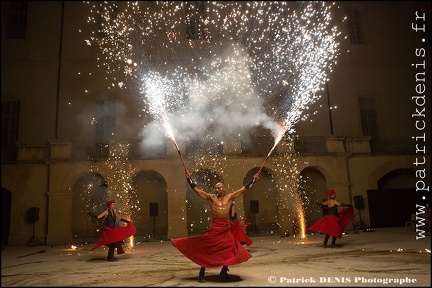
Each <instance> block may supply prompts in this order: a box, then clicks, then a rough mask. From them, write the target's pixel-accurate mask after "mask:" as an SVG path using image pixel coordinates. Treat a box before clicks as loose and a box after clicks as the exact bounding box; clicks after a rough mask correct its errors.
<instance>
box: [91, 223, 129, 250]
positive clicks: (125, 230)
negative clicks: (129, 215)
mask: <svg viewBox="0 0 432 288" xmlns="http://www.w3.org/2000/svg"><path fill="white" fill-rule="evenodd" d="M135 232H136V227H135V225H134V224H133V223H132V222H129V223H128V224H127V226H124V227H114V228H111V227H109V226H105V228H104V231H103V232H102V235H101V236H100V237H99V241H98V242H97V243H96V244H95V245H94V246H93V248H92V249H91V250H94V249H96V248H98V247H100V246H102V245H109V244H112V243H115V244H116V248H117V254H123V253H125V252H124V250H123V247H122V246H121V243H120V241H123V240H124V239H127V238H129V237H131V236H132V235H134V234H135ZM91 250H90V251H91Z"/></svg>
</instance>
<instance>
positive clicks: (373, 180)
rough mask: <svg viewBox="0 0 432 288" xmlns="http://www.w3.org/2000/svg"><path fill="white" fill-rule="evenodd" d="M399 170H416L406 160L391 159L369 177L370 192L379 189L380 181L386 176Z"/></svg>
mask: <svg viewBox="0 0 432 288" xmlns="http://www.w3.org/2000/svg"><path fill="white" fill-rule="evenodd" d="M398 169H415V166H414V165H413V164H412V163H410V162H409V161H406V159H405V158H404V159H391V160H389V161H387V162H385V163H383V164H381V165H379V166H378V167H376V168H375V170H373V171H371V173H370V174H369V177H368V190H369V189H378V181H379V180H380V179H381V178H382V177H384V176H385V175H386V174H388V173H390V172H392V171H394V170H398Z"/></svg>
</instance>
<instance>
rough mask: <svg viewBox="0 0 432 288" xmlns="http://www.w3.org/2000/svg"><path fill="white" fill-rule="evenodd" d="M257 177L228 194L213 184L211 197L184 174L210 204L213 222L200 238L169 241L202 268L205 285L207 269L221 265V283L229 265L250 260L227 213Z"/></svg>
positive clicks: (221, 185) (221, 187) (219, 185)
mask: <svg viewBox="0 0 432 288" xmlns="http://www.w3.org/2000/svg"><path fill="white" fill-rule="evenodd" d="M258 177H259V173H257V174H255V175H254V178H253V179H252V180H251V181H250V182H249V183H247V184H246V185H244V186H242V187H241V188H240V189H238V190H236V191H234V192H233V193H230V194H228V195H225V185H224V184H223V183H222V182H218V183H216V185H215V194H216V195H213V194H210V193H207V192H204V191H203V190H201V189H199V188H198V187H197V184H196V183H195V182H194V181H192V180H191V178H190V174H189V172H188V171H186V179H187V181H188V183H189V185H190V187H191V188H192V190H193V191H194V192H195V193H196V194H197V195H198V196H199V197H200V198H202V199H204V200H207V202H208V203H209V205H210V209H211V213H212V223H211V224H210V227H209V229H208V230H207V232H206V233H204V234H203V235H198V236H191V237H185V238H176V239H171V242H172V244H173V245H174V246H175V247H176V248H177V249H178V250H179V251H180V252H181V253H183V255H185V256H186V257H188V258H189V259H190V260H192V261H193V262H195V263H196V264H198V265H200V266H201V269H200V272H199V278H198V281H199V282H200V283H204V282H205V277H204V274H205V269H206V268H213V267H220V266H223V267H222V270H221V272H220V274H219V276H220V278H221V279H222V280H223V281H227V280H229V277H228V273H227V272H228V265H234V264H239V263H241V262H244V261H247V260H248V259H249V258H250V257H252V255H251V254H250V253H249V252H248V251H247V250H246V249H245V248H243V246H241V244H240V243H239V242H238V241H236V240H235V239H234V237H233V235H232V234H231V231H230V225H231V221H230V218H229V210H230V207H231V204H232V203H233V201H234V200H235V199H237V198H238V197H240V195H242V194H243V193H244V192H245V191H246V190H247V189H249V188H251V187H252V185H253V184H254V183H255V181H256V180H257V179H258ZM215 244H217V245H215Z"/></svg>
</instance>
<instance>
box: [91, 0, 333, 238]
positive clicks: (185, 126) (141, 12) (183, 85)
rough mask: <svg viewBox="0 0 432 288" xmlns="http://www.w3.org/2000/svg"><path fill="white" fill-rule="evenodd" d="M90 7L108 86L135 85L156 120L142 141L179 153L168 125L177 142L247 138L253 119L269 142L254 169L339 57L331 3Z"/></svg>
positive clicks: (289, 129)
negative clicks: (171, 147)
mask: <svg viewBox="0 0 432 288" xmlns="http://www.w3.org/2000/svg"><path fill="white" fill-rule="evenodd" d="M88 3H89V4H91V5H93V6H92V9H91V16H90V17H89V19H88V21H89V22H90V23H93V24H97V26H98V31H97V33H95V34H94V35H93V37H92V38H91V39H90V40H87V43H88V44H89V45H92V44H93V43H96V44H97V45H98V46H99V48H100V60H101V62H102V63H103V65H105V67H106V69H107V71H108V73H109V74H112V75H116V77H114V78H113V79H115V80H114V81H117V83H113V85H116V86H119V87H122V88H127V87H128V85H126V83H127V80H132V81H138V82H140V83H141V85H140V86H141V91H140V92H141V95H142V98H143V101H144V104H145V106H146V107H148V112H149V113H150V114H151V115H153V116H154V118H155V120H156V121H157V122H158V123H149V124H148V125H146V126H145V127H144V128H143V130H142V135H143V145H144V144H145V145H149V146H152V145H159V144H161V143H163V142H164V139H163V136H165V137H166V136H167V137H168V138H170V139H171V140H172V141H173V142H174V144H175V146H176V148H177V150H178V151H179V149H178V145H177V142H176V139H175V137H174V131H176V136H177V137H178V138H179V139H178V140H179V141H180V140H181V141H185V142H186V141H190V139H206V141H207V142H206V141H204V142H206V143H208V142H211V143H221V142H222V140H223V139H241V140H245V138H247V135H249V133H250V130H251V129H252V128H253V127H256V126H259V125H261V126H263V127H264V128H266V129H269V130H270V132H271V135H272V136H273V137H274V145H273V147H272V149H271V150H270V151H269V153H268V155H267V157H266V158H265V160H264V163H263V164H262V166H261V168H260V171H261V169H262V168H263V167H264V164H265V163H266V161H267V159H268V158H269V157H270V155H271V154H272V152H273V151H274V149H275V148H276V146H277V145H278V143H279V142H280V141H281V139H282V138H283V137H284V135H287V134H290V135H291V134H294V132H295V124H296V123H298V122H299V121H304V120H305V119H306V118H307V115H305V111H306V110H308V109H309V106H310V105H311V104H313V103H314V102H315V101H317V100H318V99H319V97H320V96H319V95H318V94H317V92H319V91H320V90H321V89H322V88H321V87H322V86H323V85H324V84H325V82H326V81H328V74H329V73H330V72H331V70H332V67H333V65H334V64H335V63H336V58H337V56H338V54H339V43H338V41H337V39H338V37H339V36H340V34H341V33H340V32H339V31H338V28H337V26H332V25H333V24H332V16H331V9H332V7H334V4H333V3H331V4H330V3H329V2H326V1H323V2H292V1H287V2H285V1H252V2H243V1H242V2H228V1H226V2H225V1H220V2H217V1H216V2H202V1H199V2H197V1H155V2H145V5H144V4H142V3H144V2H138V1H136V2H129V1H115V2H97V3H98V4H94V3H96V2H88ZM116 72H117V73H116ZM121 74H123V75H124V79H120V78H119V77H118V75H121ZM159 125H162V126H163V127H164V128H165V129H164V130H165V135H162V134H161V133H160V130H161V129H160V127H159ZM196 150H199V149H198V148H197V149H196ZM201 150H202V151H206V150H205V149H201ZM179 154H180V152H179ZM180 156H181V154H180ZM182 161H183V159H182ZM285 161H286V162H287V163H285V164H283V169H284V170H285V171H288V172H284V173H288V174H289V175H298V173H297V174H296V173H295V172H296V169H297V167H296V163H295V161H294V159H292V161H291V160H290V161H287V160H286V159H285ZM288 165H291V166H292V167H288ZM185 169H186V167H185ZM292 181H293V182H295V181H297V180H295V179H293V180H292ZM293 187H294V186H293ZM295 187H298V185H297V186H295ZM281 189H282V190H283V189H284V188H283V187H282V186H281ZM300 206H301V205H300ZM294 210H298V211H299V213H300V214H301V213H303V212H301V211H300V210H302V209H295V208H294ZM302 222H303V221H302ZM302 230H303V229H302Z"/></svg>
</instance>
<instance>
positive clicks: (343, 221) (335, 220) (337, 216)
mask: <svg viewBox="0 0 432 288" xmlns="http://www.w3.org/2000/svg"><path fill="white" fill-rule="evenodd" d="M327 197H328V199H327V200H326V201H323V202H322V205H323V206H327V207H328V210H327V214H326V215H325V216H324V217H322V218H321V219H319V220H318V221H316V222H315V223H313V224H312V225H311V226H310V227H309V228H308V230H313V231H319V232H322V233H324V234H326V235H325V238H324V243H323V247H324V248H327V247H328V245H327V242H328V240H329V238H330V235H331V236H332V244H331V246H330V247H331V248H338V246H336V238H339V239H340V238H342V232H343V231H345V229H346V228H347V227H348V225H349V223H350V222H351V219H352V217H353V213H354V208H353V206H352V205H351V204H345V203H340V202H338V201H337V200H336V199H335V198H336V192H335V191H334V190H333V189H330V190H329V191H328V192H327ZM338 206H341V207H348V208H345V209H342V210H341V211H340V212H338Z"/></svg>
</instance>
